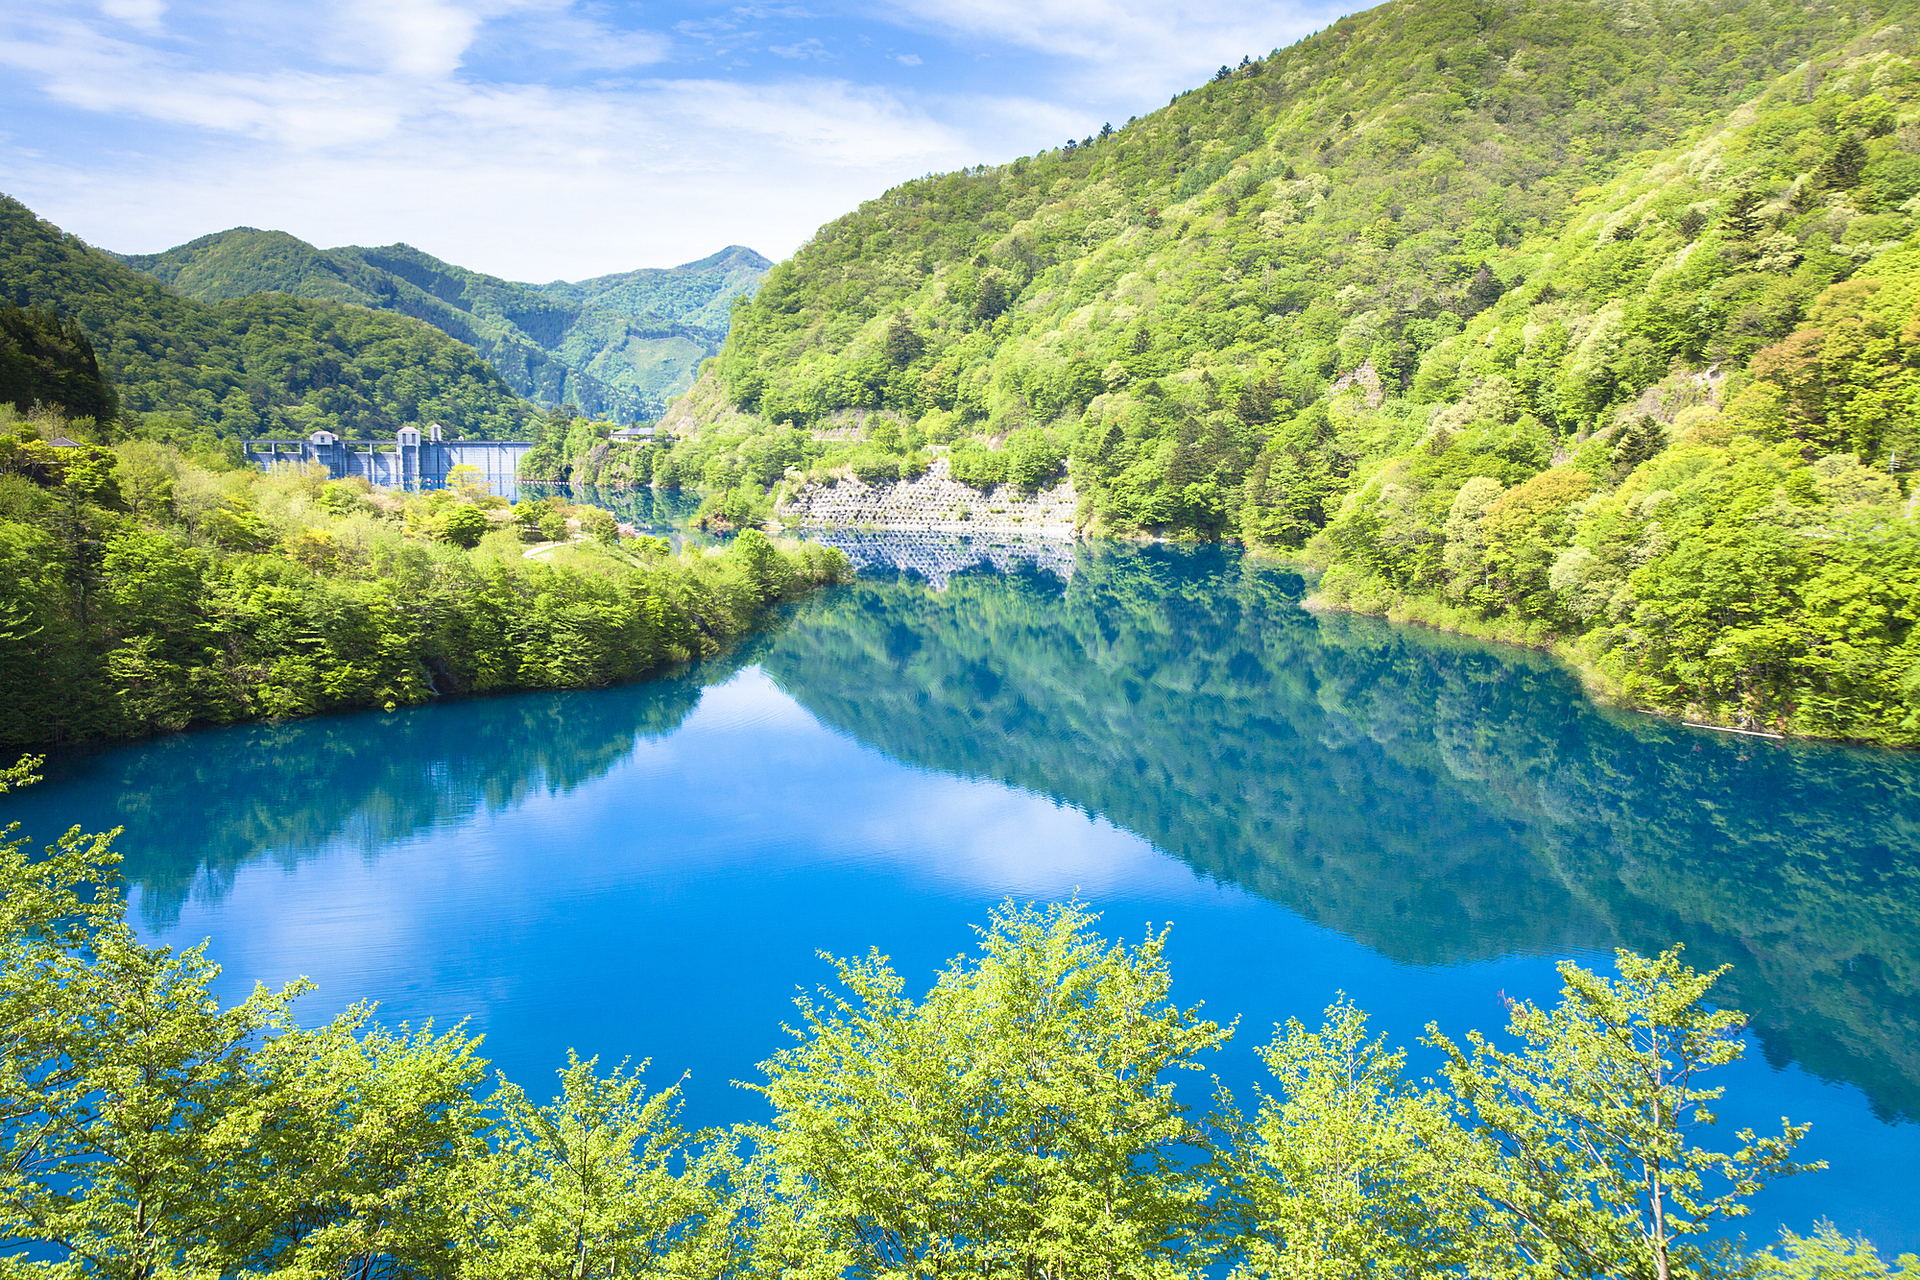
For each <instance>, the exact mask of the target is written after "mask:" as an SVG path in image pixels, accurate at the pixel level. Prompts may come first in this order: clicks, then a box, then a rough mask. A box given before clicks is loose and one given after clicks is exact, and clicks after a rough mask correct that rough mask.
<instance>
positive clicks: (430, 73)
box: [0, 0, 1355, 282]
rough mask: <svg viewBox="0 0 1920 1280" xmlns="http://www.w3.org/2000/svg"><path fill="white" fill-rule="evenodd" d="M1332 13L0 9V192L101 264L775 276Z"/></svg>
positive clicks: (1162, 8) (945, 7)
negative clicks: (234, 250)
mask: <svg viewBox="0 0 1920 1280" xmlns="http://www.w3.org/2000/svg"><path fill="white" fill-rule="evenodd" d="M1349 7H1355V6H1349ZM1344 11H1345V10H1342V9H1336V8H1333V7H1331V6H1326V5H1324V4H1321V3H1320V0H1245V2H1244V3H1233V2H1232V0H1223V2H1219V3H1213V2H1209V0H1078V2H1076V0H845V2H844V3H842V2H834V3H806V4H793V5H777V4H776V5H766V6H762V5H745V6H742V5H735V4H716V3H701V2H700V0H677V2H675V3H661V4H611V3H594V2H591V0H305V2H294V0H178V2H175V0H5V2H4V3H3V4H0V192H5V193H6V194H8V195H11V196H13V197H14V198H15V199H18V200H20V201H22V202H24V203H25V204H27V205H28V206H29V207H30V208H32V209H33V210H34V211H35V212H36V213H38V214H40V215H41V216H42V217H44V218H47V219H49V220H50V221H52V222H54V223H56V224H58V225H59V226H61V227H63V228H65V229H66V230H68V231H71V232H73V233H75V234H77V235H79V236H81V237H82V238H84V239H86V240H87V241H88V242H90V243H92V244H96V245H99V246H101V247H103V248H107V249H113V250H116V251H119V252H122V253H154V252H158V251H160V250H162V249H166V248H169V247H171V246H173V245H176V244H180V243H184V242H185V241H187V240H191V239H193V238H194V237H196V236H201V235H205V234H208V233H209V232H213V231H219V230H223V229H225V228H228V227H233V226H254V227H268V228H275V229H279V230H284V231H289V232H291V233H293V234H294V235H296V236H299V237H301V238H302V239H305V240H309V241H312V242H314V243H316V244H319V245H322V246H327V247H331V246H334V245H340V244H369V245H371V244H389V243H392V242H394V241H405V242H406V243H408V244H412V245H414V246H416V247H418V248H421V249H424V250H426V251H427V252H429V253H433V254H435V255H437V256H439V257H441V258H444V259H446V260H448V261H451V262H455V263H458V264H460V265H462V266H466V267H470V268H472V269H474V270H478V271H485V272H488V273H491V274H494V275H499V276H505V277H507V278H509V279H514V280H530V281H539V282H543V281H547V280H553V279H582V278H586V277H590V276H595V275H601V274H605V273H608V272H614V271H625V270H630V269H632V268H635V267H643V266H672V265H674V264H676V263H680V262H686V261H690V260H693V259H695V258H699V257H703V256H705V255H706V254H709V253H712V252H714V251H715V250H718V249H720V248H722V247H724V246H726V245H728V244H744V245H748V246H750V247H752V248H754V249H757V250H759V251H760V252H762V253H764V254H766V255H767V256H769V257H771V258H775V259H779V258H783V257H786V256H787V255H788V254H790V253H792V252H793V250H794V249H795V248H797V247H798V246H799V245H800V244H801V243H803V242H804V241H805V239H806V238H807V237H808V236H809V235H810V234H812V232H813V231H814V229H815V228H816V227H818V226H820V225H821V224H823V223H825V222H828V221H830V220H831V219H833V218H834V217H836V216H838V215H839V214H841V213H844V212H846V211H847V210H849V209H851V208H853V207H855V206H856V205H858V204H859V203H860V202H861V201H862V200H866V199H871V198H872V197H874V196H877V195H879V194H880V193H882V192H883V191H885V190H886V189H887V188H889V187H891V186H893V185H895V184H897V183H899V182H902V181H904V180H906V179H909V178H913V177H917V176H919V175H921V174H924V173H933V172H941V171H944V170H949V169H955V168H959V167H961V166H963V165H970V164H979V163H999V162H1003V161H1006V160H1010V159H1012V158H1014V157H1016V156H1020V155H1028V154H1032V153H1034V152H1036V151H1039V150H1042V149H1044V148H1047V147H1053V146H1058V145H1059V144H1060V143H1061V142H1063V141H1065V140H1066V139H1067V138H1068V137H1069V136H1073V137H1084V136H1085V135H1087V134H1089V133H1092V132H1095V131H1097V130H1098V129H1099V127H1100V126H1101V124H1103V123H1106V122H1109V121H1110V122H1112V123H1113V124H1114V125H1115V126H1116V127H1118V126H1119V125H1121V124H1122V123H1124V122H1125V121H1126V120H1127V118H1128V117H1130V116H1134V115H1144V114H1146V113H1147V112H1149V111H1151V110H1153V109H1154V108H1155V107H1158V106H1162V105H1164V104H1165V103H1166V102H1167V100H1168V98H1169V97H1170V96H1171V95H1172V94H1174V93H1177V92H1180V91H1182V90H1185V89H1189V88H1192V87H1193V86H1195V85H1196V84H1199V83H1200V82H1201V81H1203V80H1205V79H1206V78H1207V76H1208V75H1209V74H1211V73H1212V72H1213V71H1214V70H1215V69H1217V68H1218V67H1219V66H1220V65H1221V64H1222V63H1237V62H1239V60H1240V59H1241V57H1242V56H1245V55H1252V56H1256V57H1258V56H1260V55H1262V54H1264V53H1265V52H1267V51H1268V50H1270V49H1273V48H1276V47H1280V46H1284V45H1286V44H1290V43H1292V42H1293V41H1294V40H1296V39H1298V38H1299V37H1301V36H1303V35H1306V34H1308V33H1310V32H1312V31H1315V30H1318V29H1319V28H1321V27H1324V26H1326V25H1327V24H1328V23H1329V22H1330V21H1332V20H1333V19H1334V18H1335V17H1337V16H1339V14H1340V13H1341V12H1344Z"/></svg>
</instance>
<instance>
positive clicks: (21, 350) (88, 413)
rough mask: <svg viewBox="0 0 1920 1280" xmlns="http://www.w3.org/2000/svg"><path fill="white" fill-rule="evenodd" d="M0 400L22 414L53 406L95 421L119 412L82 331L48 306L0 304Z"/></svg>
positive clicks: (117, 399) (117, 404)
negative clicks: (33, 307)
mask: <svg viewBox="0 0 1920 1280" xmlns="http://www.w3.org/2000/svg"><path fill="white" fill-rule="evenodd" d="M0 404H11V405H12V406H13V407H14V408H15V409H18V410H19V411H20V412H22V413H29V412H32V411H33V409H34V408H35V407H36V406H37V405H41V404H46V405H53V406H58V407H59V408H60V409H61V410H62V411H63V412H64V413H65V414H66V415H67V416H69V417H74V418H90V419H92V420H93V421H94V422H97V423H98V422H112V421H113V420H114V419H116V418H118V417H119V416H120V401H119V397H118V396H117V395H115V393H114V390H113V384H112V383H110V382H108V381H107V379H106V377H105V376H104V375H103V374H102V373H101V372H100V362H99V360H98V359H97V358H96V357H95V355H94V352H93V344H92V343H91V342H89V341H88V340H87V335H86V332H85V331H84V330H83V329H81V327H80V326H79V325H78V324H77V323H75V322H74V321H72V320H61V319H60V317H59V316H57V315H56V314H54V311H53V309H52V308H51V307H39V308H35V309H33V310H28V311H23V310H21V309H20V308H19V307H16V306H14V305H12V304H11V303H6V302H0Z"/></svg>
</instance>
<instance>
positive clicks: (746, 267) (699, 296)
mask: <svg viewBox="0 0 1920 1280" xmlns="http://www.w3.org/2000/svg"><path fill="white" fill-rule="evenodd" d="M772 268H773V263H772V262H770V261H768V260H767V259H766V258H763V257H761V256H760V255H759V254H757V253H755V252H754V251H753V250H751V249H749V248H747V247H746V246H745V245H739V244H733V245H728V246H727V247H726V248H724V249H722V250H721V251H720V252H718V253H715V254H709V255H708V256H707V257H704V258H702V259H700V260H699V261H698V262H688V263H684V264H682V265H681V266H677V267H664V268H663V267H643V268H641V269H640V270H638V271H622V272H619V273H617V274H614V275H610V276H595V277H594V278H593V279H591V280H581V281H579V282H577V283H574V284H569V283H567V282H566V281H565V280H555V281H553V282H552V283H551V284H541V285H534V286H532V287H533V288H536V289H538V290H539V291H540V292H541V293H544V294H546V295H547V296H548V297H549V298H558V299H560V300H561V301H563V302H578V303H580V304H581V305H583V306H589V307H602V308H605V309H606V310H609V311H618V312H620V313H621V314H622V315H629V316H650V315H651V316H659V317H661V318H663V319H667V320H679V321H682V322H684V323H687V324H691V325H699V326H701V327H703V328H707V329H712V330H714V331H716V332H718V333H721V334H725V333H726V331H727V324H728V321H729V319H730V317H731V313H732V310H733V300H734V299H735V298H737V297H739V296H740V295H741V294H743V293H747V294H750V293H752V292H753V291H754V290H755V289H757V288H759V287H760V282H761V281H762V280H763V279H765V278H766V275H767V272H768V271H769V270H771V269H772Z"/></svg>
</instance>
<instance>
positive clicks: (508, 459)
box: [246, 426, 533, 494]
mask: <svg viewBox="0 0 1920 1280" xmlns="http://www.w3.org/2000/svg"><path fill="white" fill-rule="evenodd" d="M428 432H429V434H428V435H427V436H426V437H425V438H423V437H422V435H421V432H420V431H419V429H418V428H415V427H402V428H401V429H400V432H399V435H398V438H396V439H395V440H394V441H393V442H392V444H391V445H389V446H387V447H384V448H383V447H382V446H383V445H385V444H386V442H384V441H378V442H376V441H356V440H342V439H341V438H340V437H339V436H337V435H335V434H334V433H333V432H331V431H316V432H314V433H313V434H312V435H310V436H308V437H307V438H306V439H304V440H249V441H247V442H246V453H247V461H249V462H251V463H253V464H254V465H255V466H257V467H260V468H261V469H262V470H268V471H270V470H272V469H273V468H274V467H275V466H278V465H288V464H297V463H319V464H320V465H321V466H323V467H325V468H326V469H327V474H328V475H330V476H332V477H333V478H334V479H336V480H345V479H347V478H349V477H351V476H363V477H365V478H366V480H367V481H368V482H369V483H371V484H376V485H379V486H380V487H381V488H384V489H440V488H444V487H445V486H446V483H447V475H448V473H450V472H451V471H452V470H453V469H454V468H455V467H459V466H468V467H473V468H475V469H476V470H478V471H479V472H480V474H481V475H482V476H483V477H485V479H486V483H487V488H488V489H489V490H490V491H492V492H494V493H498V494H507V493H509V492H510V491H511V490H512V488H513V483H514V473H515V471H516V470H517V469H518V467H519V465H520V459H521V458H522V457H524V456H525V455H526V453H527V451H528V450H530V449H532V448H533V442H532V441H531V440H442V439H441V438H440V428H439V427H438V426H434V427H430V428H428Z"/></svg>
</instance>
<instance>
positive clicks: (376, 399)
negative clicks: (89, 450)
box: [0, 196, 533, 440]
mask: <svg viewBox="0 0 1920 1280" xmlns="http://www.w3.org/2000/svg"><path fill="white" fill-rule="evenodd" d="M0 302H5V303H8V304H11V305H12V306H15V307H19V308H23V309H36V308H37V309H41V310H47V309H51V310H52V311H53V312H54V313H55V314H57V315H58V316H59V317H60V318H61V321H62V322H63V323H68V324H78V325H79V326H80V329H81V331H83V332H84V334H85V336H86V337H87V338H88V339H89V340H90V342H91V345H92V347H93V348H94V349H95V351H96V352H97V353H98V356H99V362H100V364H101V366H102V368H103V371H104V373H105V374H106V376H107V378H108V379H109V380H110V381H111V383H112V385H113V387H114V388H115V389H116V391H117V393H118V399H119V407H120V410H121V411H122V412H123V413H131V414H134V415H138V416H139V417H140V418H143V419H145V420H146V421H147V423H148V425H150V426H151V427H153V428H154V429H156V430H158V431H160V432H161V433H162V434H168V433H172V434H178V435H182V436H187V437H191V436H195V435H208V434H211V435H214V436H219V437H226V438H233V437H247V436H270V435H278V436H299V435H306V434H308V433H310V432H313V431H318V430H322V429H325V430H329V431H333V432H336V433H338V434H339V435H342V436H345V437H348V438H350V439H360V440H365V439H372V438H376V437H382V436H385V437H389V438H390V437H391V436H392V434H393V433H394V431H395V430H397V429H398V428H400V427H402V426H407V425H421V426H424V425H425V424H427V423H430V422H437V423H440V424H441V425H442V426H444V427H445V428H446V429H447V433H448V435H449V436H450V437H453V438H459V437H463V436H464V437H470V438H480V439H495V440H499V439H512V438H514V437H516V436H518V435H519V434H521V432H522V430H523V426H524V424H525V422H526V420H527V418H528V417H529V416H530V415H531V413H532V412H533V408H532V406H531V405H529V404H528V403H527V402H526V401H524V400H522V399H521V398H520V397H519V396H517V395H515V394H514V392H513V389H512V388H511V387H509V386H508V385H507V384H506V382H505V381H503V380H502V379H501V377H500V375H499V374H498V373H496V372H495V371H494V369H493V368H492V366H490V365H488V364H487V362H486V361H485V360H483V359H481V358H480V356H478V355H477V354H475V352H474V350H473V348H471V347H469V346H467V345H466V344H465V343H462V342H458V341H455V340H454V339H453V338H450V337H448V336H446V335H445V334H443V333H441V332H440V331H439V330H437V329H435V328H433V327H432V326H430V325H427V324H422V323H421V322H419V321H417V320H414V319H411V318H409V317H405V316H398V315H389V314H382V313H380V312H375V311H369V310H367V309H365V308H363V307H358V306H349V305H345V304H343V303H341V302H337V301H324V300H315V299H309V298H296V297H291V296H289V295H287V294H284V293H259V294H250V295H248V296H246V297H242V298H238V299H234V300H232V301H226V302H220V303H215V304H211V305H209V304H205V303H200V302H195V301H193V300H192V299H189V298H183V297H180V296H179V295H178V294H175V293H171V292H169V291H168V290H167V289H166V288H164V287H163V286H162V285H160V284H159V283H158V282H156V281H154V280H152V279H150V278H149V277H147V276H144V275H141V274H140V273H139V272H137V271H134V270H133V269H132V268H130V267H128V266H126V265H125V264H123V263H121V262H118V261H116V260H114V259H113V258H112V257H110V256H109V255H107V254H105V253H102V252H100V251H99V250H97V249H94V248H91V247H90V246H88V245H87V244H85V243H83V242H82V241H80V240H79V239H78V238H76V237H74V236H70V235H68V234H66V233H64V232H62V231H61V230H60V229H59V228H57V227H54V226H52V225H51V224H49V223H47V222H44V221H42V220H41V219H39V218H37V217H35V216H34V215H33V213H32V211H30V210H29V209H28V208H27V207H26V206H25V205H23V204H21V203H19V202H18V201H16V200H13V199H10V198H8V197H6V196H0ZM64 407H65V408H66V410H67V411H68V413H69V414H70V415H72V416H84V413H83V410H82V408H81V406H80V405H78V404H75V405H67V406H64Z"/></svg>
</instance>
